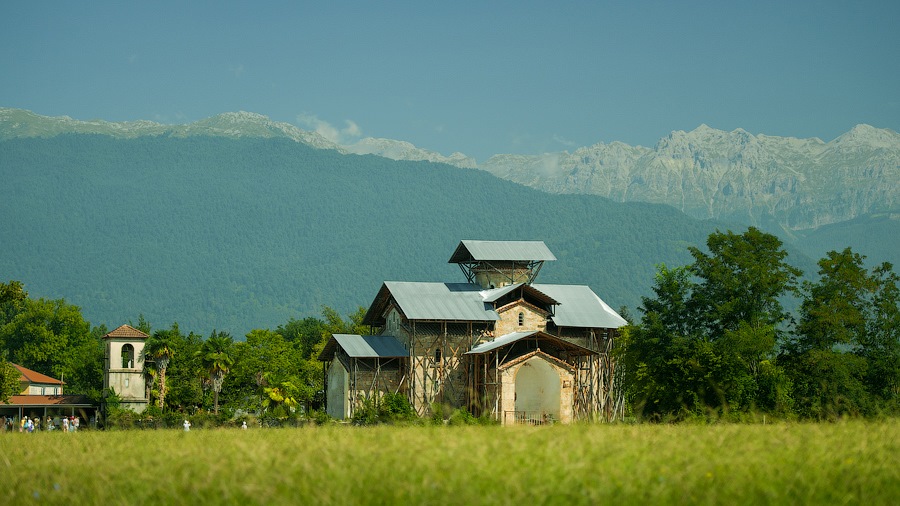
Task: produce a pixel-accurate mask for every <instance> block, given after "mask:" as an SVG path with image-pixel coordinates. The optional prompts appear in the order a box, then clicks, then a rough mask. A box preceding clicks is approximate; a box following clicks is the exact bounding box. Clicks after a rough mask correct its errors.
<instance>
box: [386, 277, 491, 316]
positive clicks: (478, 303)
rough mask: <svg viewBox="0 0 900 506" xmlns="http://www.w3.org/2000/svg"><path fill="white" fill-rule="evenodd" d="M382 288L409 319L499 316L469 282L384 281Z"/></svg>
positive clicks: (479, 290) (476, 287) (474, 285)
mask: <svg viewBox="0 0 900 506" xmlns="http://www.w3.org/2000/svg"><path fill="white" fill-rule="evenodd" d="M384 286H385V288H386V289H387V290H388V291H390V294H391V296H393V297H394V300H396V301H397V304H399V305H400V309H401V310H402V311H403V314H404V315H406V317H407V318H409V319H410V320H453V321H497V320H499V319H500V316H499V315H498V314H497V312H496V311H494V310H493V308H492V307H491V306H490V305H489V304H485V302H484V299H483V298H482V295H481V291H482V288H481V287H480V286H478V285H476V284H472V283H421V282H410V281H385V282H384Z"/></svg>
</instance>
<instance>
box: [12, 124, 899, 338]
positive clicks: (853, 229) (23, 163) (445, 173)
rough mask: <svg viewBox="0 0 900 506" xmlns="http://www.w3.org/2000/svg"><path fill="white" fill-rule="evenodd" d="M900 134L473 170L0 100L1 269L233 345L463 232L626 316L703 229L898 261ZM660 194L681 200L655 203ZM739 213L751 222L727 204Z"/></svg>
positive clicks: (381, 150)
mask: <svg viewBox="0 0 900 506" xmlns="http://www.w3.org/2000/svg"><path fill="white" fill-rule="evenodd" d="M896 137H897V134H895V133H893V132H890V131H886V130H879V129H874V128H871V127H865V126H860V127H856V128H854V129H853V130H852V131H851V132H849V133H848V134H846V135H844V136H842V137H840V138H838V139H835V140H834V141H832V142H828V143H825V142H822V141H819V140H816V139H807V140H798V139H789V138H775V137H765V136H752V135H750V134H747V133H746V132H742V131H735V132H730V133H727V132H721V131H718V130H713V129H710V128H708V127H701V128H698V129H697V130H695V131H693V132H688V133H685V132H673V133H672V134H671V135H670V136H669V137H667V138H664V139H663V140H661V141H660V143H659V144H658V145H657V147H656V148H655V149H652V150H651V149H648V148H643V147H639V146H638V147H632V146H627V145H625V144H622V143H611V144H608V145H605V144H598V145H595V146H592V147H590V148H582V149H579V150H576V151H575V152H574V153H572V154H568V153H557V154H552V155H544V156H527V155H497V156H495V157H492V158H491V159H489V160H487V161H486V162H484V163H483V164H481V165H478V164H476V163H475V161H474V160H473V159H471V158H469V157H466V156H465V155H462V154H459V153H454V154H453V155H451V156H449V157H444V156H443V155H440V154H438V153H433V152H430V151H427V150H422V149H419V148H416V147H415V146H413V145H412V144H409V143H406V142H402V141H393V140H388V139H363V140H362V141H360V142H359V143H356V144H355V145H352V146H339V145H336V144H334V143H332V142H330V141H329V140H327V139H325V138H324V137H322V136H321V135H318V134H316V133H314V132H307V131H304V130H302V129H299V128H297V127H294V126H292V125H290V124H287V123H279V122H273V121H271V120H269V119H268V118H266V117H265V116H262V115H259V114H254V113H246V112H238V113H226V114H221V115H218V116H215V117H212V118H208V119H206V120H202V121H198V122H195V123H190V124H186V125H162V124H159V123H154V122H149V121H136V122H126V123H111V122H105V121H77V120H73V119H71V118H67V117H56V118H50V117H45V116H40V115H37V114H34V113H31V112H28V111H23V110H19V109H0V179H2V181H3V184H0V216H2V218H3V219H2V222H0V276H2V277H3V278H6V279H16V280H20V281H23V282H24V283H25V284H26V289H29V291H30V292H31V293H32V294H33V295H39V296H48V297H53V298H56V297H65V298H66V299H67V300H69V301H71V302H73V303H75V304H77V305H79V306H81V307H82V308H83V310H84V312H85V315H86V317H88V319H89V320H91V321H92V322H93V323H95V324H98V323H104V324H107V325H108V326H110V328H112V327H114V326H116V325H118V324H120V323H123V322H127V321H128V320H129V319H130V320H132V321H135V320H136V319H137V316H138V315H139V314H142V313H143V314H144V315H145V316H147V317H148V319H149V320H150V321H151V322H153V323H154V324H155V325H168V324H169V323H171V321H178V322H179V323H180V324H182V325H183V326H184V328H187V329H190V330H201V331H204V332H208V331H209V330H211V329H212V328H218V329H220V330H222V329H225V330H229V331H232V332H233V333H234V334H235V335H238V336H239V335H242V333H244V332H246V331H248V330H249V329H250V328H262V327H266V326H269V327H274V326H277V325H279V324H281V323H283V322H285V321H286V320H287V319H288V318H292V317H303V316H306V315H310V314H316V313H317V311H318V310H319V308H320V307H321V306H322V305H328V306H331V307H334V308H336V309H338V310H340V311H342V312H349V311H352V310H354V309H355V308H356V307H357V306H359V305H365V304H367V303H368V302H369V300H370V298H371V297H372V296H373V295H374V293H375V292H376V291H377V289H378V286H380V283H381V282H382V281H384V280H398V281H404V280H405V281H436V280H442V281H453V280H455V279H457V277H459V273H458V272H455V271H454V270H453V269H451V268H450V267H448V264H447V263H446V259H447V258H448V256H449V254H450V252H452V249H453V247H455V245H456V244H457V243H458V241H459V240H461V239H507V240H516V239H518V240H544V241H545V242H546V243H547V244H548V246H549V247H550V248H551V250H552V251H553V252H554V253H555V254H556V256H557V258H559V260H558V261H557V262H554V263H552V264H550V265H548V266H545V268H544V269H543V270H542V274H541V281H542V282H548V283H552V282H556V283H578V284H588V285H590V286H591V287H593V288H594V289H595V291H596V292H597V293H598V294H600V295H601V296H602V297H603V298H604V299H605V300H606V301H607V302H608V303H609V304H610V305H612V306H613V307H617V308H618V307H620V306H628V307H631V308H635V307H637V306H638V305H639V304H640V297H641V296H642V295H647V294H648V291H649V289H650V286H651V285H652V281H653V274H654V272H655V266H656V265H658V264H660V263H665V264H667V265H683V264H685V263H687V262H689V255H687V249H686V248H687V246H702V244H703V242H704V240H705V238H706V236H707V235H708V234H709V233H710V232H712V231H713V230H716V229H720V230H724V229H733V230H740V229H742V228H743V227H744V226H746V225H747V224H759V225H760V226H761V227H762V228H764V229H766V228H767V227H768V229H769V230H770V231H775V232H777V233H779V234H781V235H782V237H783V238H784V239H785V240H786V242H787V247H788V249H789V250H790V251H791V254H792V259H793V261H794V263H795V264H796V265H798V266H799V267H801V268H802V269H804V270H806V271H807V272H812V271H814V270H815V266H814V263H813V262H814V260H815V259H818V258H821V257H822V256H823V255H824V253H825V252H826V251H828V250H830V249H843V248H844V247H846V246H852V247H853V248H854V250H855V251H858V252H862V253H863V254H866V255H868V256H869V257H870V259H871V260H872V261H874V262H880V261H885V260H887V261H892V262H895V263H896V262H897V261H898V258H897V257H898V251H900V247H898V239H897V238H898V237H900V226H898V223H900V220H898V213H897V212H895V211H894V210H893V206H894V204H895V202H896V192H897V185H896V177H895V178H894V179H893V180H891V179H890V177H891V176H890V175H891V174H894V175H896V173H897V163H896V159H897V158H896V157H897V148H896ZM742 139H743V140H742ZM742 143H743V144H742ZM773 146H774V147H773ZM776 148H777V149H776ZM370 153H371V154H370ZM591 153H594V155H591ZM662 153H667V154H665V155H663V154H662ZM667 157H668V158H667ZM515 160H518V161H517V162H516V161H515ZM578 160H580V161H578ZM729 160H730V161H729ZM765 160H767V161H765ZM823 160H832V161H833V160H843V162H841V163H843V165H842V166H841V167H839V168H837V169H834V168H829V167H831V166H828V167H826V166H825V165H822V164H824V162H823ZM891 160H894V162H891ZM576 162H577V163H576ZM892 163H893V165H891V164H892ZM729 164H736V167H737V168H734V167H732V166H731V165H729ZM816 164H820V165H816ZM595 165H596V166H597V167H600V168H602V171H600V170H599V169H597V170H593V169H591V170H589V169H588V167H589V166H595ZM785 166H787V167H788V168H785ZM860 166H864V167H866V168H864V169H860V168H859V167H860ZM503 167H506V168H505V169H503ZM565 167H577V169H575V168H573V169H571V170H569V169H566V168H565ZM727 167H731V168H727ZM759 167H764V169H759ZM653 168H657V169H658V170H660V171H662V170H663V169H666V171H667V172H665V173H663V174H657V173H656V172H653V171H652V170H651V169H653ZM814 169H815V170H814ZM531 170H535V171H538V172H539V175H540V177H542V178H543V179H540V178H539V177H537V176H533V177H532V179H531V180H530V181H531V182H528V186H534V188H528V187H527V186H524V185H523V184H521V183H525V181H517V182H516V183H513V182H511V181H505V180H504V179H501V178H498V177H497V175H502V176H503V177H504V178H509V179H513V180H515V179H516V178H526V177H528V176H526V174H528V173H529V171H531ZM567 170H568V172H567ZM758 170H759V171H761V174H756V171H758ZM504 171H505V172H504ZM592 171H593V172H592ZM704 171H705V172H704ZM707 172H709V174H707ZM566 173H567V174H568V175H565V176H564V175H563V174H566ZM588 173H590V174H592V176H591V177H590V178H589V177H587V174H588ZM682 173H684V174H692V178H693V179H691V178H687V177H686V176H680V175H678V174H682ZM713 173H720V177H719V179H718V182H717V183H716V184H715V185H713V184H712V182H713V181H716V179H715V178H714V177H712V175H711V174H713ZM737 173H743V174H744V176H743V179H740V178H738V177H737V176H736V174H737ZM504 174H505V175H504ZM512 174H517V175H516V176H515V177H513V175H512ZM573 174H574V175H573ZM603 174H606V175H605V176H604V175H603ZM613 174H615V177H613V176H612V175H613ZM779 174H780V175H779ZM851 176H852V177H851ZM603 177H606V178H607V179H608V180H609V181H610V183H609V188H610V190H609V192H610V194H609V195H604V196H599V195H595V194H591V192H588V191H570V190H563V187H562V186H554V184H556V183H553V182H552V181H557V182H559V184H560V185H561V184H562V183H564V182H566V181H570V182H571V181H578V182H580V183H581V184H582V187H583V188H589V187H592V186H593V183H591V184H590V185H587V184H586V183H585V180H592V181H594V182H596V181H599V180H601V179H602V178H603ZM682 177H684V178H686V179H685V180H684V181H683V182H681V183H680V184H681V186H680V188H681V189H680V190H678V189H675V188H669V189H668V190H665V191H664V185H663V184H662V181H664V180H665V181H670V182H671V181H672V180H674V179H673V178H675V179H677V178H682ZM792 178H793V179H792ZM629 179H634V180H635V181H636V182H634V183H632V184H630V185H625V186H624V188H625V190H624V191H622V192H619V193H617V192H618V190H616V191H615V192H614V191H613V190H612V188H613V187H614V186H615V185H621V184H624V183H622V181H624V180H629ZM866 179H868V181H866ZM539 180H540V181H543V183H542V184H537V183H536V182H537V181H539ZM678 180H679V181H680V179H678ZM732 180H734V181H741V185H743V186H741V185H738V183H729V182H731V181H732ZM764 180H765V181H769V180H772V181H776V183H763V182H762V181H764ZM640 181H643V183H641V182H640ZM613 183H615V184H613ZM729 184H731V186H728V185H729ZM692 185H693V186H692ZM704 185H706V186H704ZM853 185H855V186H853ZM867 185H868V186H867ZM669 186H674V185H672V184H670V185H669ZM844 186H848V187H849V186H853V188H852V189H850V188H844ZM654 188H655V190H652V191H651V189H654ZM726 188H730V189H726ZM867 188H868V189H867ZM688 189H690V191H688ZM751 189H752V191H751ZM765 191H768V192H769V193H770V194H774V195H778V197H779V199H781V200H778V199H774V200H777V201H778V202H779V204H778V205H775V204H772V205H770V206H769V207H766V209H768V210H771V212H768V211H767V212H763V211H762V210H761V208H760V207H759V206H761V205H762V204H760V202H763V201H765V198H763V197H761V196H760V195H758V193H762V194H764V193H765ZM831 191H834V192H837V193H835V194H832V193H829V192H831ZM678 192H680V193H678ZM717 192H718V193H717ZM754 192H756V193H754ZM841 192H843V193H841ZM674 194H678V195H680V197H679V199H678V201H679V202H680V204H679V205H672V204H671V203H670V202H662V201H660V200H664V199H662V196H665V195H668V196H670V197H671V196H672V195H674ZM635 195H638V196H640V195H644V197H642V198H645V199H646V200H648V201H651V202H642V201H639V199H638V198H636V197H635ZM698 195H699V197H698ZM737 195H742V197H741V198H738V197H737ZM810 195H818V197H813V196H810ZM841 195H844V196H846V198H850V199H851V200H852V199H857V202H856V203H855V204H852V205H851V203H850V202H847V203H845V202H843V201H842V200H841V199H842V198H844V197H841ZM790 196H792V197H790ZM701 197H702V198H701ZM766 198H769V197H766ZM654 199H656V200H654ZM692 199H693V200H692ZM697 199H699V200H697ZM704 199H705V200H704ZM792 199H793V200H792ZM817 199H819V200H824V201H830V202H832V205H831V207H832V211H831V215H830V217H829V216H828V215H826V214H825V213H824V212H819V214H815V212H813V211H811V210H807V211H803V212H799V213H794V212H793V211H791V202H794V204H793V205H794V206H801V207H802V206H804V205H805V206H808V207H810V208H812V207H815V206H814V204H817V202H816V200H817ZM829 199H830V200H829ZM695 200H696V201H697V202H701V203H704V204H703V205H700V204H697V203H696V202H695ZM770 200H773V199H770ZM617 201H624V202H617ZM723 202H724V203H728V204H729V205H732V206H734V207H727V206H725V204H724V203H723ZM748 203H754V204H753V205H754V206H756V207H753V206H751V207H749V209H751V210H752V209H756V211H747V210H741V207H740V206H742V205H745V206H746V205H749V204H748ZM661 204H666V205H661ZM688 211H691V212H688ZM816 212H818V211H816ZM685 213H687V214H685ZM704 213H705V214H704ZM767 213H768V214H767ZM792 213H793V214H792ZM689 215H690V216H689ZM692 216H696V217H701V218H704V219H697V218H696V217H692ZM779 216H795V218H792V219H796V220H798V221H795V222H790V221H789V222H788V223H786V224H781V223H780V222H779V221H778V219H777V218H778V217H779ZM797 216H799V217H804V216H808V217H809V218H810V219H811V220H812V219H813V218H814V219H815V220H818V222H817V223H820V226H818V227H817V228H812V227H808V228H803V227H805V225H802V226H798V225H801V222H800V218H797ZM841 218H843V219H841ZM813 221H814V220H813ZM792 227H793V228H792ZM460 280H461V279H460Z"/></svg>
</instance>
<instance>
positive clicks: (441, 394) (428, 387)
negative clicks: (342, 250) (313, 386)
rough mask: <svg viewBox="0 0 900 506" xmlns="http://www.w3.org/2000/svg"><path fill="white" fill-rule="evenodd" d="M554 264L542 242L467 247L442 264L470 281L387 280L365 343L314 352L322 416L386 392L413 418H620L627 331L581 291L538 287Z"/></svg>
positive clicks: (338, 341)
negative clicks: (321, 367) (452, 414)
mask: <svg viewBox="0 0 900 506" xmlns="http://www.w3.org/2000/svg"><path fill="white" fill-rule="evenodd" d="M555 260H556V257H555V256H554V255H553V253H551V252H550V250H549V249H548V248H547V246H546V245H545V244H544V243H543V242H542V241H472V240H465V241H462V242H460V243H459V245H458V246H457V248H456V250H455V251H454V252H453V254H452V255H451V256H450V260H449V263H455V264H457V265H458V266H459V267H460V270H461V271H462V274H463V276H464V277H465V279H466V282H462V283H441V282H401V281H386V282H384V283H383V284H382V286H381V289H380V290H379V291H378V293H377V294H376V295H375V298H374V300H373V301H372V303H371V304H370V305H369V308H368V311H367V312H366V315H365V317H364V320H363V323H365V324H367V325H369V326H370V328H371V329H372V330H373V332H372V335H366V336H362V335H346V334H338V335H335V336H333V337H332V338H331V339H330V340H329V342H328V343H327V344H326V346H325V348H324V349H323V351H322V353H321V354H320V355H319V360H322V361H323V362H325V390H326V411H327V412H328V414H329V415H331V416H333V417H335V418H348V417H352V416H353V414H354V412H355V410H357V409H358V408H359V407H360V406H361V405H362V403H363V402H365V401H366V400H367V399H371V400H372V402H377V401H378V399H379V398H380V397H381V396H382V395H384V394H385V393H387V392H392V393H403V394H404V395H406V396H407V397H408V399H409V401H410V403H411V405H412V406H413V408H414V409H415V410H416V412H417V413H418V414H419V415H427V414H429V413H430V411H431V410H432V409H433V408H434V407H435V406H441V407H442V408H443V407H449V408H451V409H456V408H465V409H467V410H468V411H469V412H470V413H472V414H473V415H475V416H490V417H492V418H494V419H496V420H498V421H500V422H501V423H503V424H515V423H530V424H543V423H557V422H558V423H571V422H573V421H575V420H585V419H589V420H612V419H615V418H616V417H617V416H620V411H621V408H622V399H621V394H620V393H619V392H618V391H617V388H616V386H615V363H614V362H613V360H612V359H611V354H610V353H611V350H612V344H613V341H614V339H615V336H616V330H617V329H618V328H620V327H622V326H624V325H625V323H626V322H625V320H624V319H623V318H622V317H621V316H619V315H618V314H617V313H616V312H615V311H614V310H612V309H611V308H610V307H609V306H608V305H607V304H606V303H605V302H603V300H602V299H600V297H598V296H597V294H595V293H594V292H593V290H591V289H590V287H588V286H585V285H558V284H538V283H536V282H535V281H536V278H537V276H538V273H539V272H540V270H541V267H542V266H543V264H544V262H548V261H555Z"/></svg>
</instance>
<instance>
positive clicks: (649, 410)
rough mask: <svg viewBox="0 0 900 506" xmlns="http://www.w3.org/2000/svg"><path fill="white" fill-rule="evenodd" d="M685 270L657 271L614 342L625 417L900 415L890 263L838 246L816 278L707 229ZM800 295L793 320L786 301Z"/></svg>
mask: <svg viewBox="0 0 900 506" xmlns="http://www.w3.org/2000/svg"><path fill="white" fill-rule="evenodd" d="M689 251H690V254H691V256H692V257H693V262H692V263H691V264H689V265H685V266H680V267H675V268H669V267H667V266H665V265H660V266H658V268H657V272H656V277H655V282H654V284H653V294H654V295H653V296H650V297H643V298H642V305H641V308H640V310H641V317H640V321H638V322H635V323H633V324H631V325H629V326H628V327H626V328H625V329H624V330H623V332H622V337H621V339H620V340H619V342H618V343H617V348H616V353H617V355H618V359H619V365H620V370H619V373H620V380H621V384H622V385H623V387H624V389H625V394H626V396H627V399H628V401H629V402H628V405H629V406H630V408H631V411H632V414H633V415H634V416H636V417H638V418H641V419H649V420H661V421H662V420H683V419H686V418H698V417H699V418H709V417H714V418H718V417H730V418H735V419H742V418H744V417H747V416H753V415H760V414H763V415H765V414H769V415H774V416H777V417H782V418H801V419H812V420H831V419H836V418H840V417H845V416H878V415H896V414H897V413H898V412H900V404H898V400H900V306H898V302H900V292H898V288H897V285H898V283H897V281H898V278H897V275H896V274H895V273H894V272H893V267H892V265H891V264H889V263H883V264H881V265H877V266H875V267H874V268H871V269H868V268H867V267H866V265H865V257H864V256H862V255H859V254H857V253H854V252H853V251H852V249H850V248H847V249H845V250H843V251H841V252H837V251H831V252H829V253H828V254H827V255H826V256H825V257H824V258H822V259H821V260H819V262H818V280H807V281H801V275H802V272H801V271H800V270H799V269H797V268H795V267H793V266H791V265H789V264H788V263H787V262H786V258H787V253H786V252H785V250H784V249H783V247H782V243H781V241H780V240H779V239H778V238H776V237H775V236H773V235H770V234H766V233H763V232H761V231H759V230H758V229H756V228H752V227H751V228H749V229H748V230H747V231H746V232H744V233H743V234H736V233H733V232H730V231H729V232H726V233H721V232H718V231H717V232H715V233H713V234H711V235H710V236H709V237H708V239H707V242H706V251H703V250H700V249H699V248H696V247H691V248H689ZM789 296H793V297H799V299H800V305H799V309H798V310H797V311H796V313H795V314H791V313H789V312H788V311H786V310H785V308H784V305H783V301H784V300H785V299H786V297H789Z"/></svg>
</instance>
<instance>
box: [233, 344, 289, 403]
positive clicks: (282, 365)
mask: <svg viewBox="0 0 900 506" xmlns="http://www.w3.org/2000/svg"><path fill="white" fill-rule="evenodd" d="M234 357H235V363H234V366H233V367H232V368H231V373H230V374H228V376H227V377H226V378H225V385H224V387H223V389H222V390H223V392H224V394H225V399H226V402H227V403H229V404H232V405H234V406H241V407H243V408H245V409H250V410H258V409H261V405H262V401H263V392H262V389H263V386H264V385H265V383H266V381H265V376H266V375H267V374H274V375H276V376H279V377H291V376H297V375H298V371H299V364H300V363H301V361H302V356H301V353H300V351H299V349H298V347H297V346H296V345H295V344H294V343H292V342H290V341H288V340H286V339H285V338H284V336H282V335H281V334H279V333H278V332H274V331H271V330H261V329H257V330H253V331H251V332H250V333H249V334H247V337H246V340H245V341H243V342H237V343H235V345H234Z"/></svg>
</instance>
